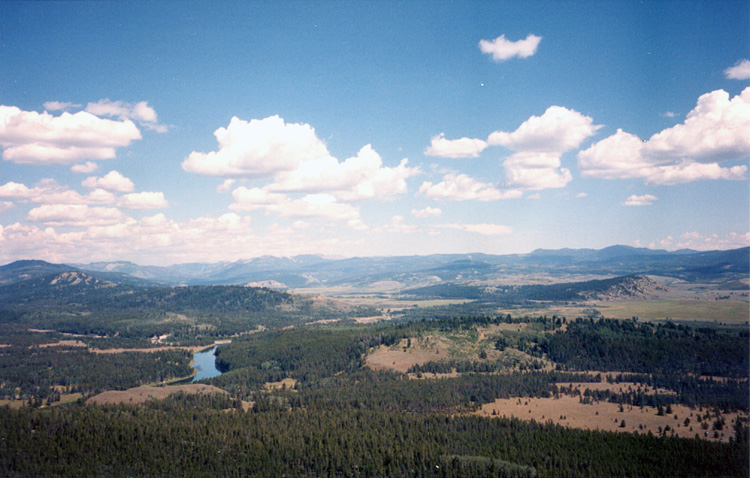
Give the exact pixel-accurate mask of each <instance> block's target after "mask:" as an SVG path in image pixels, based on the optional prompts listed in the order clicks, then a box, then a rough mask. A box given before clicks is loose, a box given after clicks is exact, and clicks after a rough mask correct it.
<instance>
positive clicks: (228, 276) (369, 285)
mask: <svg viewBox="0 0 750 478" xmlns="http://www.w3.org/2000/svg"><path fill="white" fill-rule="evenodd" d="M76 267H77V268H80V269H82V270H87V271H89V272H91V273H92V274H93V273H103V272H108V273H114V272H119V273H124V274H128V275H130V276H133V277H138V278H141V279H148V280H150V281H160V282H163V283H169V284H173V285H176V284H185V285H244V284H248V283H261V282H264V281H274V282H273V283H274V284H275V287H277V288H291V289H304V288H310V287H340V286H346V287H353V288H356V289H359V290H367V289H373V290H374V289H376V288H377V284H379V283H388V284H391V285H392V286H393V287H395V288H396V289H406V288H412V287H418V286H424V285H429V284H434V283H435V282H468V281H493V280H498V279H503V280H506V279H508V278H515V279H514V280H513V282H514V283H517V284H518V283H524V281H528V276H529V275H546V276H553V277H575V276H579V277H580V276H588V277H591V276H598V277H602V278H604V277H612V276H625V275H632V274H643V275H658V276H665V277H671V278H675V279H680V280H684V281H688V282H703V283H711V284H715V285H716V286H721V285H722V284H723V285H726V284H734V285H733V286H732V287H737V281H739V280H743V279H746V278H747V277H748V275H750V247H745V248H740V249H734V250H727V251H707V252H705V251H704V252H701V251H692V250H680V251H674V252H669V251H664V250H652V249H645V248H634V247H628V246H611V247H607V248H604V249H599V250H596V249H559V250H536V251H534V252H531V253H529V254H507V255H492V254H435V255H427V256H398V257H352V258H346V259H331V258H325V257H322V256H310V255H307V256H296V257H288V258H278V257H270V256H264V257H259V258H254V259H249V260H243V261H235V262H222V263H213V264H178V265H173V266H167V267H153V266H138V265H136V264H132V263H123V262H99V263H92V264H87V265H86V264H78V265H76Z"/></svg>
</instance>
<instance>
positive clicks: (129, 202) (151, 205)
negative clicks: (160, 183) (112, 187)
mask: <svg viewBox="0 0 750 478" xmlns="http://www.w3.org/2000/svg"><path fill="white" fill-rule="evenodd" d="M117 206H118V207H121V208H125V209H161V208H165V207H168V206H169V203H168V202H167V200H166V199H164V193H161V192H149V191H144V192H140V193H131V194H125V195H124V196H122V197H120V198H119V199H118V200H117Z"/></svg>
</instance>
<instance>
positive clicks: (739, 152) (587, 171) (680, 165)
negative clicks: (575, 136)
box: [578, 88, 750, 184]
mask: <svg viewBox="0 0 750 478" xmlns="http://www.w3.org/2000/svg"><path fill="white" fill-rule="evenodd" d="M747 131H750V88H745V90H744V91H742V93H741V94H740V95H737V96H735V97H734V98H731V99H730V98H729V94H728V93H727V92H725V91H723V90H717V91H713V92H711V93H707V94H705V95H702V96H701V97H700V98H699V99H698V102H697V105H696V107H695V108H694V109H693V110H692V111H691V112H690V113H689V114H688V115H687V117H686V118H685V122H684V123H682V124H678V125H675V126H673V127H671V128H667V129H665V130H663V131H661V132H659V133H657V134H655V135H653V136H652V137H651V138H650V139H649V140H648V141H645V140H641V139H639V138H638V137H637V136H635V135H632V134H630V133H626V132H623V131H622V130H620V129H618V130H617V133H615V134H614V135H612V136H609V137H608V138H605V139H603V140H601V141H599V142H597V143H595V144H593V145H592V146H591V147H589V148H588V149H586V150H584V151H581V152H579V153H578V167H579V169H580V170H581V172H582V174H583V175H584V176H590V177H598V178H605V179H621V178H642V179H645V180H646V182H648V183H651V184H677V183H684V182H690V181H697V180H701V179H744V178H745V177H746V172H747V167H746V166H744V165H738V166H733V167H721V166H720V165H719V164H718V163H719V162H721V161H731V160H741V159H743V158H746V157H747V156H748V155H749V154H750V135H748V134H747Z"/></svg>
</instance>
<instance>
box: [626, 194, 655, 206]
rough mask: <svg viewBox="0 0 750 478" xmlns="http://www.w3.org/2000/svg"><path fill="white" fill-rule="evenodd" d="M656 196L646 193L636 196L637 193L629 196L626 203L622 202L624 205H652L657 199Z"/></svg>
mask: <svg viewBox="0 0 750 478" xmlns="http://www.w3.org/2000/svg"><path fill="white" fill-rule="evenodd" d="M657 199H659V198H657V197H656V196H654V195H652V194H644V195H642V196H636V195H635V194H633V195H631V196H628V198H627V199H626V200H625V202H624V203H622V205H623V206H650V205H652V204H653V203H654V201H656V200H657Z"/></svg>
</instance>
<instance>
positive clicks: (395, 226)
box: [375, 215, 419, 234]
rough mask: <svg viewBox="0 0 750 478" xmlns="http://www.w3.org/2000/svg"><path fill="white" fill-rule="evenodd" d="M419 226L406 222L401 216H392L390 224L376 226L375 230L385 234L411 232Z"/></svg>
mask: <svg viewBox="0 0 750 478" xmlns="http://www.w3.org/2000/svg"><path fill="white" fill-rule="evenodd" d="M418 229H419V228H418V227H417V226H415V225H413V224H406V222H405V219H404V217H403V216H398V215H396V216H393V217H392V218H391V222H390V224H386V225H384V226H381V227H378V228H377V229H375V232H379V233H387V234H412V233H414V232H416V231H417V230H418Z"/></svg>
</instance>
